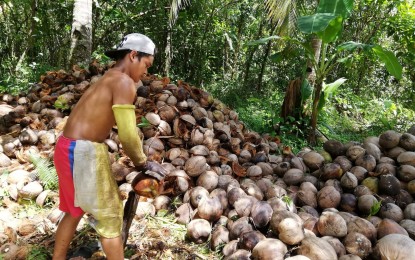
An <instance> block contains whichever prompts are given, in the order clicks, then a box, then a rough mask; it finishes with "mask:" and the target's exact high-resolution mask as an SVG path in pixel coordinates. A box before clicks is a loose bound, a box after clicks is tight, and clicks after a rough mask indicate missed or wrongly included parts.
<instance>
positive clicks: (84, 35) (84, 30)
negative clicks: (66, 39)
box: [69, 0, 92, 66]
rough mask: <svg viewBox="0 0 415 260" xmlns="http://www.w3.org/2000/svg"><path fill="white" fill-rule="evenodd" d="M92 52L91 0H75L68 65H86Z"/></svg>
mask: <svg viewBox="0 0 415 260" xmlns="http://www.w3.org/2000/svg"><path fill="white" fill-rule="evenodd" d="M91 52H92V0H75V4H74V9H73V22H72V31H71V48H70V52H69V60H70V65H71V66H72V65H75V64H83V65H87V64H88V63H89V61H90V57H91Z"/></svg>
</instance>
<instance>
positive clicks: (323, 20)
mask: <svg viewBox="0 0 415 260" xmlns="http://www.w3.org/2000/svg"><path fill="white" fill-rule="evenodd" d="M336 18H337V15H335V14H330V13H317V14H314V15H308V16H301V17H299V18H298V29H299V30H300V31H301V32H303V33H317V32H321V31H324V30H326V28H327V26H329V24H330V23H331V21H333V20H334V19H336Z"/></svg>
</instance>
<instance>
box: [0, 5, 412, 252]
mask: <svg viewBox="0 0 415 260" xmlns="http://www.w3.org/2000/svg"><path fill="white" fill-rule="evenodd" d="M322 2H324V3H325V4H326V6H328V5H330V3H339V6H342V7H343V11H342V12H343V13H342V15H343V16H342V18H341V19H340V20H336V19H337V18H333V20H330V25H338V27H337V29H338V30H337V31H336V33H333V35H335V36H336V37H331V38H330V39H329V40H326V42H324V40H323V44H322V42H321V41H320V42H319V41H318V37H316V35H318V32H317V33H315V31H312V30H311V31H310V30H308V29H309V25H310V23H307V26H308V27H307V26H305V27H304V20H305V19H303V20H301V18H304V17H308V18H309V17H318V16H315V14H316V10H317V11H318V6H319V4H320V3H322ZM340 9H341V8H340ZM320 11H321V10H320ZM323 13H324V12H323ZM313 15H314V16H313ZM326 17H327V15H326ZM333 17H337V16H333ZM346 18H347V19H346ZM299 21H302V22H303V23H300V22H299ZM306 21H308V20H306ZM318 22H320V23H321V22H322V21H317V23H318ZM331 22H333V23H331ZM326 26H327V24H326ZM329 27H330V26H327V28H329ZM131 32H140V33H143V34H146V35H147V36H149V37H150V38H151V39H153V41H154V42H155V43H156V45H157V55H156V56H155V62H154V66H153V67H152V68H151V69H150V71H149V72H150V73H151V74H156V75H158V76H160V77H169V78H170V79H171V80H172V82H176V81H178V80H183V81H186V82H188V83H189V84H191V85H193V86H195V87H198V88H201V89H204V90H206V91H208V92H209V93H211V94H212V95H213V96H214V97H215V98H218V99H220V100H221V101H222V102H224V103H225V104H226V105H228V106H229V107H230V108H232V109H233V110H235V111H237V112H238V114H239V118H240V119H241V121H243V122H244V123H245V124H246V126H247V127H248V128H249V129H252V130H254V131H257V132H259V133H264V134H265V133H268V134H270V135H273V136H274V135H277V136H279V138H280V139H281V141H282V142H283V143H284V144H286V145H289V146H291V147H292V148H293V150H294V151H298V150H299V149H301V148H302V147H305V146H308V145H309V144H310V143H309V133H310V131H309V129H310V127H311V126H312V112H313V106H314V105H317V103H316V104H313V96H314V99H315V93H316V87H317V86H319V84H320V87H321V89H320V91H321V93H320V94H321V96H320V94H319V99H321V100H322V101H321V102H318V117H317V118H316V120H317V121H316V122H315V123H316V128H317V129H318V136H319V137H324V138H326V139H335V140H339V141H342V142H348V141H361V140H362V139H363V138H364V137H366V136H377V135H379V134H380V133H382V132H384V131H386V130H396V131H397V132H404V131H406V130H407V129H408V128H409V127H410V126H412V125H414V124H415V119H414V118H415V103H414V102H413V100H414V98H415V71H414V69H413V68H414V67H415V66H414V65H415V3H414V1H412V0H355V1H351V0H333V1H328V0H320V1H316V0H297V1H295V0H224V1H218V0H204V1H190V0H169V1H168V0H156V1H133V0H117V1H115V0H108V1H100V0H94V1H93V0H76V1H70V0H67V1H66V0H55V1H50V0H43V1H39V0H13V1H4V0H3V1H0V34H1V37H0V93H10V94H13V95H17V94H20V95H22V96H24V95H25V93H28V92H29V91H30V90H31V88H32V87H33V86H34V84H35V83H36V82H39V79H40V76H41V75H44V74H45V73H46V72H47V71H58V70H62V69H64V70H67V71H71V70H72V69H73V66H78V67H82V68H87V69H88V64H89V63H90V62H92V61H97V62H99V63H107V62H109V59H108V57H106V56H105V55H104V51H105V50H108V49H111V48H113V47H114V45H115V44H117V43H118V42H119V41H120V40H121V38H122V37H123V36H124V35H125V34H127V33H131ZM307 32H308V33H307ZM319 37H320V38H322V37H324V36H321V35H320V36H319ZM345 43H346V44H345ZM342 44H343V45H342ZM376 46H382V47H381V51H379V50H380V49H379V48H380V47H376ZM320 50H321V55H317V53H320ZM339 50H341V51H339ZM343 50H352V51H349V52H343ZM368 50H372V51H368ZM373 50H377V52H376V51H375V52H374V51H373ZM310 51H311V52H313V51H314V54H316V55H315V56H313V57H310ZM379 53H380V54H382V55H379ZM330 57H336V60H335V62H332V63H330V66H328V67H327V68H329V69H330V70H329V73H326V74H324V75H320V76H321V77H320V78H318V77H317V80H316V81H315V82H314V81H313V80H312V77H311V78H310V74H313V70H312V69H311V70H310V67H311V66H310V58H311V60H312V59H315V60H316V63H318V64H324V62H326V61H329V60H330ZM388 59H392V61H388ZM319 60H320V61H319ZM321 61H323V63H322V62H321ZM397 64H398V65H399V66H398V65H397ZM391 66H392V67H393V68H395V69H396V68H397V69H396V70H395V73H393V71H394V70H393V69H392V70H391ZM391 71H392V73H391ZM323 76H324V77H323ZM306 78H307V79H311V80H309V81H307V84H304V82H306V81H305V79H306ZM298 80H299V81H298ZM298 82H300V83H298ZM332 82H334V83H335V84H329V83H332ZM323 83H324V84H323ZM295 86H296V87H297V90H299V89H298V87H301V91H300V93H297V97H296V102H294V103H296V104H297V105H296V107H295V109H294V110H291V111H288V112H290V113H287V106H284V105H286V102H284V99H285V98H287V97H288V96H289V95H287V93H289V92H290V91H291V93H293V92H295V91H293V88H292V87H295ZM294 96H295V95H294ZM291 98H292V96H291ZM291 101H292V100H291ZM319 144H321V143H318V142H317V143H316V145H319ZM50 169H53V167H50ZM2 178H3V179H4V178H6V174H4V172H3V173H2ZM3 179H2V180H3ZM0 197H1V198H6V197H7V194H6V193H3V191H2V193H1V194H0ZM26 206H27V207H25V208H23V209H21V210H19V211H18V214H19V218H20V217H21V218H24V217H28V216H35V215H38V214H39V212H40V210H39V208H38V207H32V206H33V205H32V206H30V205H26ZM145 221H146V222H145V223H141V222H140V223H137V226H136V230H140V231H142V232H137V233H136V237H140V239H141V240H142V241H144V242H143V243H146V240H145V239H142V237H141V235H142V234H143V233H144V228H143V227H144V226H146V227H147V228H150V230H151V231H152V232H154V233H156V232H158V234H157V235H154V237H156V236H157V239H158V240H168V239H172V240H174V239H175V238H176V237H180V238H181V237H182V235H183V232H185V229H184V228H183V226H179V225H176V224H175V223H174V219H172V218H171V216H170V215H157V216H155V217H152V218H147V219H146V220H145ZM172 230H173V231H172ZM89 231H90V228H88V227H87V228H86V229H85V230H83V231H81V232H80V233H79V235H78V236H77V239H78V240H77V241H76V244H75V245H74V247H76V246H80V245H83V244H85V243H87V242H89V241H90V240H92V241H94V238H92V239H88V236H90V235H91V232H89ZM159 233H160V234H159ZM147 235H148V234H147ZM159 237H161V238H159ZM45 241H46V242H44V243H43V244H41V245H40V246H39V247H34V249H32V251H31V253H30V254H29V256H30V257H32V258H30V257H29V258H28V259H41V258H39V255H43V256H45V255H47V256H50V245H49V244H45V243H52V242H50V241H52V240H45ZM175 241H176V240H175ZM172 243H173V242H172ZM174 243H175V242H174ZM33 244H36V243H33ZM48 248H49V249H48ZM180 248H181V249H180V250H182V251H183V250H185V247H180ZM152 250H153V251H154V254H157V253H158V252H159V251H160V248H159V245H156V246H155V247H154V248H152ZM186 250H188V251H189V252H187V251H186V254H188V255H190V257H195V254H196V256H199V257H200V255H198V252H200V251H197V250H196V249H194V248H191V249H186ZM204 250H205V251H206V248H205V249H204ZM48 251H49V252H48ZM127 251H128V250H127ZM130 251H131V252H130V254H133V252H132V251H133V250H130ZM207 251H209V250H207ZM179 253H182V252H178V251H177V252H176V251H172V252H171V254H172V255H173V256H172V257H173V258H174V256H175V254H179ZM202 253H203V249H202ZM126 255H128V252H127V253H126ZM200 258H202V259H206V258H203V257H200ZM0 259H1V258H0ZM45 259H48V257H46V258H45ZM170 259H171V258H170ZM212 259H215V256H213V258H212Z"/></svg>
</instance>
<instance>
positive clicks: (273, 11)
mask: <svg viewBox="0 0 415 260" xmlns="http://www.w3.org/2000/svg"><path fill="white" fill-rule="evenodd" d="M264 5H265V9H266V11H267V13H268V19H270V20H271V22H272V23H276V24H277V28H278V31H280V32H282V33H283V34H289V33H290V32H292V31H293V30H294V28H295V21H296V20H297V3H296V0H264Z"/></svg>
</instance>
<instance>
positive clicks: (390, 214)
mask: <svg viewBox="0 0 415 260" xmlns="http://www.w3.org/2000/svg"><path fill="white" fill-rule="evenodd" d="M379 213H380V216H381V217H382V218H388V219H392V220H393V221H395V222H397V223H399V222H400V221H401V220H402V219H403V217H404V215H403V211H402V209H401V208H400V207H399V206H398V205H396V204H394V203H386V204H384V205H383V206H382V207H381V208H380V211H379Z"/></svg>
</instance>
